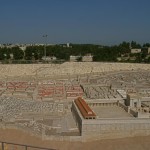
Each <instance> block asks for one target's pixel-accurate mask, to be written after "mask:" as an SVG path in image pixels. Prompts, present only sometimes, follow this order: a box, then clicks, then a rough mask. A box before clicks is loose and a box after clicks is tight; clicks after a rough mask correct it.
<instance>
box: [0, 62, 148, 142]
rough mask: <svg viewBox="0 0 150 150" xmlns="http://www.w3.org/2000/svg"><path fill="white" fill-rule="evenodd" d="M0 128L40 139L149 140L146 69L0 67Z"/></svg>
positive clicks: (131, 66) (71, 64)
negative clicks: (137, 138)
mask: <svg viewBox="0 0 150 150" xmlns="http://www.w3.org/2000/svg"><path fill="white" fill-rule="evenodd" d="M0 128H3V129H18V130H23V131H24V132H28V133H30V134H33V135H36V136H40V137H41V138H42V139H43V140H44V139H49V140H69V141H86V140H97V139H107V138H120V137H130V136H143V135H144V136H145V135H150V65H148V64H128V63H94V62H93V63H89V62H82V63H81V62H79V63H78V62H67V63H63V64H29V65H0Z"/></svg>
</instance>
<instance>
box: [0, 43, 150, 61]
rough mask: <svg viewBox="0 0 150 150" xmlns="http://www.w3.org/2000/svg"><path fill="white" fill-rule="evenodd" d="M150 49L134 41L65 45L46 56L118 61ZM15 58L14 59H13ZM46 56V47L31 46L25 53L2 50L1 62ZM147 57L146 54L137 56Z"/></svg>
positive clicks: (15, 50)
mask: <svg viewBox="0 0 150 150" xmlns="http://www.w3.org/2000/svg"><path fill="white" fill-rule="evenodd" d="M131 47H132V48H142V47H150V44H149V43H146V44H144V45H142V46H141V45H140V44H138V43H136V42H134V41H132V42H131V43H129V42H122V43H121V44H119V45H115V46H102V45H92V44H70V47H66V46H64V45H53V46H47V47H46V56H55V57H56V58H57V59H63V60H65V61H68V60H69V58H70V56H71V55H75V56H84V55H86V54H88V53H90V54H91V55H93V59H94V61H110V62H115V61H117V57H120V56H121V55H126V54H128V53H130V48H131ZM11 56H13V58H12V57H11ZM43 56H44V46H29V47H27V48H26V50H25V51H22V50H21V49H19V47H13V48H0V60H8V59H14V60H33V59H34V60H41V59H42V57H43ZM137 57H138V59H139V57H140V58H142V57H145V55H144V54H142V55H140V56H137Z"/></svg>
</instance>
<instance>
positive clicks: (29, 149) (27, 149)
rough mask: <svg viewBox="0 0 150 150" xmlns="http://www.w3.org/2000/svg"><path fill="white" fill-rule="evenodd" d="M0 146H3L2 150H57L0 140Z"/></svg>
mask: <svg viewBox="0 0 150 150" xmlns="http://www.w3.org/2000/svg"><path fill="white" fill-rule="evenodd" d="M0 146H1V147H0V150H10V149H13V150H55V149H51V148H43V147H37V146H31V145H24V144H16V143H9V142H2V141H0ZM8 147H9V149H8ZM18 147H19V148H18Z"/></svg>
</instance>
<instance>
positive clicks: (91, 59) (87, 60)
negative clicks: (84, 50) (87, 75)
mask: <svg viewBox="0 0 150 150" xmlns="http://www.w3.org/2000/svg"><path fill="white" fill-rule="evenodd" d="M82 61H85V62H91V61H93V56H92V55H91V54H87V55H85V56H83V57H82Z"/></svg>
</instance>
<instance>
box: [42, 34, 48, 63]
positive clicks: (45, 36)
mask: <svg viewBox="0 0 150 150" xmlns="http://www.w3.org/2000/svg"><path fill="white" fill-rule="evenodd" d="M43 37H44V38H45V44H44V57H45V62H46V45H47V37H48V35H43Z"/></svg>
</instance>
